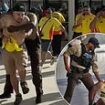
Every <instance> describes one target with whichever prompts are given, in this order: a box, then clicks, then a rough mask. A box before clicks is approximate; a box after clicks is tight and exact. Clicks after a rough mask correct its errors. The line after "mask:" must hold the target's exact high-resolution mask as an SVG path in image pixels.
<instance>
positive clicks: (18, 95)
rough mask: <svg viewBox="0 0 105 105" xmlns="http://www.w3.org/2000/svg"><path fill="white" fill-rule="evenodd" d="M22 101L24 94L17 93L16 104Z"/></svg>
mask: <svg viewBox="0 0 105 105" xmlns="http://www.w3.org/2000/svg"><path fill="white" fill-rule="evenodd" d="M21 102H22V95H21V94H20V93H19V94H17V95H16V99H15V102H14V105H19V104H20V103H21Z"/></svg>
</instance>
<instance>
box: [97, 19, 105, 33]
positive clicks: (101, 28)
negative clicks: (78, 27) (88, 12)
mask: <svg viewBox="0 0 105 105" xmlns="http://www.w3.org/2000/svg"><path fill="white" fill-rule="evenodd" d="M96 31H97V32H100V33H105V18H104V17H99V19H98V20H97V21H96Z"/></svg>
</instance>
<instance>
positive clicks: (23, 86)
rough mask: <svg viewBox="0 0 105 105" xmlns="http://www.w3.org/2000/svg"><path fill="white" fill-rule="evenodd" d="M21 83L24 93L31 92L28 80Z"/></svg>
mask: <svg viewBox="0 0 105 105" xmlns="http://www.w3.org/2000/svg"><path fill="white" fill-rule="evenodd" d="M20 85H21V88H22V91H23V94H27V93H28V92H29V88H28V85H27V82H21V83H20Z"/></svg>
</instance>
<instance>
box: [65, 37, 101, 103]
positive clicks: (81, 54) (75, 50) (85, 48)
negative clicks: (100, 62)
mask: <svg viewBox="0 0 105 105" xmlns="http://www.w3.org/2000/svg"><path fill="white" fill-rule="evenodd" d="M97 47H99V42H98V40H97V39H96V38H95V37H91V38H90V39H89V41H88V43H87V44H86V45H84V44H83V43H81V41H80V40H77V39H74V41H73V42H72V43H70V44H69V46H68V48H67V50H66V51H65V52H64V54H63V57H64V64H65V69H66V70H67V77H68V84H67V89H66V92H65V95H64V98H65V99H66V100H67V102H69V103H70V102H71V98H72V95H73V91H74V88H75V86H76V81H77V80H78V79H80V80H81V81H82V82H83V84H84V85H85V86H86V88H87V89H88V91H89V105H92V102H93V99H92V96H91V90H92V88H93V86H94V82H93V79H92V76H91V74H90V73H89V70H90V67H91V66H92V70H93V73H94V74H95V77H96V78H97V80H98V81H99V82H100V81H101V80H100V77H99V72H98V66H97V64H96V63H95V60H96V59H95V56H96V55H95V52H94V50H95V49H96V48H97ZM69 57H70V59H71V60H70V64H69V63H68V58H69Z"/></svg>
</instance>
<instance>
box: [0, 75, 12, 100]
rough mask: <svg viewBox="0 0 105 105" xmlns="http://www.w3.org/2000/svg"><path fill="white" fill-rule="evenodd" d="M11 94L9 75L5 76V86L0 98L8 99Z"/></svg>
mask: <svg viewBox="0 0 105 105" xmlns="http://www.w3.org/2000/svg"><path fill="white" fill-rule="evenodd" d="M11 93H13V87H12V84H11V81H10V75H6V84H5V87H4V93H3V94H1V95H0V98H1V99H3V98H10V97H11Z"/></svg>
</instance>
